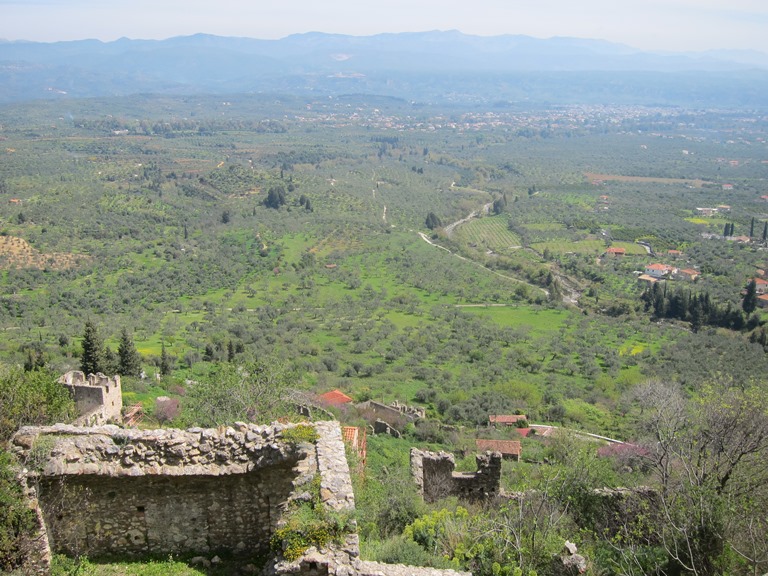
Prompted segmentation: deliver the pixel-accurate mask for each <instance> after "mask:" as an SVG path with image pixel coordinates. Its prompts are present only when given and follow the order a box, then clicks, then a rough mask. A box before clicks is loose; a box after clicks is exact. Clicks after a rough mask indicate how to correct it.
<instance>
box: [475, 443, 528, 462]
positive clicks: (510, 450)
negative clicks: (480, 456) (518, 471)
mask: <svg viewBox="0 0 768 576" xmlns="http://www.w3.org/2000/svg"><path fill="white" fill-rule="evenodd" d="M475 445H476V446H477V449H478V450H479V451H481V452H486V451H491V452H498V453H500V454H501V457H502V458H503V459H504V460H514V461H515V462H519V461H520V456H521V455H522V453H523V447H522V444H520V441H519V440H483V439H480V438H478V439H477V440H475Z"/></svg>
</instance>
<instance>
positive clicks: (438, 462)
mask: <svg viewBox="0 0 768 576" xmlns="http://www.w3.org/2000/svg"><path fill="white" fill-rule="evenodd" d="M476 460H477V472H469V473H465V472H454V469H455V468H456V462H455V460H454V457H453V454H450V453H448V452H426V451H423V450H419V449H417V448H411V475H412V476H413V478H414V480H415V481H416V485H417V486H418V489H419V492H420V493H421V495H422V497H423V498H424V501H425V502H435V501H437V500H440V499H442V498H446V497H448V496H458V497H459V498H462V499H464V500H471V501H478V500H486V499H489V498H493V497H495V496H498V495H499V486H500V483H501V454H499V453H498V452H486V453H485V454H478V455H477V456H476Z"/></svg>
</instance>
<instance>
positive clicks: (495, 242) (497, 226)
mask: <svg viewBox="0 0 768 576" xmlns="http://www.w3.org/2000/svg"><path fill="white" fill-rule="evenodd" d="M456 237H457V239H458V241H460V242H464V243H466V244H469V245H470V246H476V247H478V248H485V249H487V250H491V251H493V252H499V253H504V252H506V251H508V250H515V249H517V248H520V237H519V236H518V235H517V234H514V233H513V232H511V231H510V230H509V226H508V221H507V218H506V216H504V215H499V216H487V217H484V218H476V219H474V220H471V221H469V222H467V223H466V224H463V225H462V226H459V227H458V229H457V230H456Z"/></svg>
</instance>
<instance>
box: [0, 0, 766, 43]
mask: <svg viewBox="0 0 768 576" xmlns="http://www.w3.org/2000/svg"><path fill="white" fill-rule="evenodd" d="M454 29H455V30H461V31H462V32H464V33H467V34H477V35H482V36H490V35H497V34H527V35H530V36H535V37H538V38H549V37H552V36H574V37H579V38H601V39H604V40H610V41H613V42H619V43H623V44H627V45H629V46H633V47H636V48H642V49H647V50H674V51H687V50H707V49H710V48H738V49H753V50H759V51H761V52H768V1H767V0H469V1H468V0H460V1H459V0H383V1H382V0H376V1H366V0H355V1H352V0H0V38H3V39H6V40H38V41H46V42H50V41H56V40H76V39H83V38H97V39H100V40H105V41H108V40H115V39H117V38H120V37H123V36H125V37H128V38H143V39H151V38H154V39H162V38H170V37H172V36H183V35H189V34H195V33H197V32H205V33H208V34H216V35H219V36H246V37H251V38H282V37H284V36H287V35H289V34H295V33H299V32H310V31H319V32H329V33H338V34H353V35H370V34H378V33H381V32H415V31H425V30H454Z"/></svg>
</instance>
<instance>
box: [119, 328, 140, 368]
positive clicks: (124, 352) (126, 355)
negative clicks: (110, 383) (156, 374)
mask: <svg viewBox="0 0 768 576" xmlns="http://www.w3.org/2000/svg"><path fill="white" fill-rule="evenodd" d="M117 354H118V357H119V358H118V371H119V373H120V375H121V376H139V375H140V374H141V356H140V355H139V353H138V351H137V350H136V346H135V345H134V343H133V338H131V335H130V334H128V330H127V329H126V328H123V331H122V332H121V333H120V344H119V345H118V347H117Z"/></svg>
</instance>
